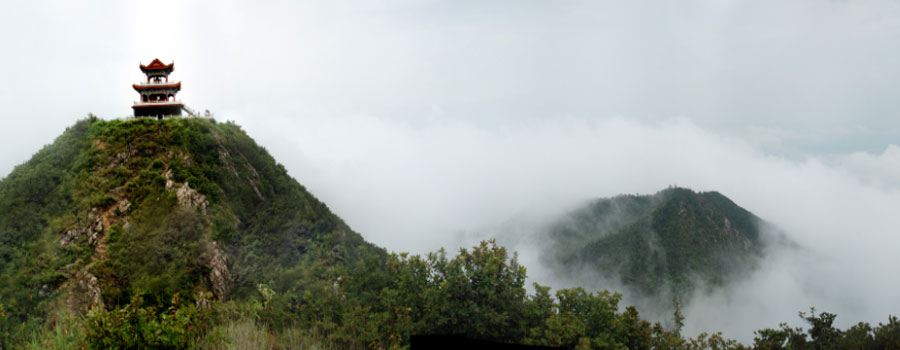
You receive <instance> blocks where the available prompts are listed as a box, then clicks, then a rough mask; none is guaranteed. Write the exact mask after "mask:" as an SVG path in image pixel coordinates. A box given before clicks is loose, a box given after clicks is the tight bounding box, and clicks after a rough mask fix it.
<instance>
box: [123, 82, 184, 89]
mask: <svg viewBox="0 0 900 350" xmlns="http://www.w3.org/2000/svg"><path fill="white" fill-rule="evenodd" d="M131 87H133V88H134V89H135V90H137V91H141V90H157V89H160V90H166V89H175V90H176V91H181V82H180V81H179V82H176V83H156V84H153V83H151V84H131Z"/></svg>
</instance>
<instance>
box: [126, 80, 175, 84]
mask: <svg viewBox="0 0 900 350" xmlns="http://www.w3.org/2000/svg"><path fill="white" fill-rule="evenodd" d="M177 83H178V82H177V81H171V82H169V81H165V80H162V81H150V82H146V81H139V82H137V83H135V84H137V85H171V84H177Z"/></svg>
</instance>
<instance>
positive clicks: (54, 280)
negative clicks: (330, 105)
mask: <svg viewBox="0 0 900 350" xmlns="http://www.w3.org/2000/svg"><path fill="white" fill-rule="evenodd" d="M0 243H2V244H0V307H2V310H3V313H4V316H5V317H4V321H5V322H4V324H3V325H2V327H4V328H5V329H6V334H9V333H16V332H18V333H22V332H27V331H28V330H29V329H36V328H40V327H43V326H44V323H45V321H47V315H50V314H52V313H53V312H54V310H58V309H65V310H68V311H71V312H75V313H83V312H85V311H87V310H88V309H90V308H91V307H102V308H106V309H115V308H117V307H121V306H124V305H127V304H129V303H130V302H131V301H132V300H133V299H134V298H135V297H136V296H140V297H141V298H142V299H143V302H144V303H146V304H147V305H154V306H158V307H161V308H165V307H169V306H171V305H172V300H173V296H175V295H178V296H179V298H180V300H181V301H182V302H189V303H197V304H200V303H206V302H207V301H212V300H228V299H242V298H246V297H248V296H251V295H256V294H257V293H258V292H257V289H258V285H259V284H265V285H266V286H267V287H268V288H271V289H273V290H275V291H277V292H279V293H289V294H297V295H299V294H302V292H303V291H304V290H309V289H314V288H319V287H322V286H330V285H331V284H332V283H333V281H334V280H335V279H336V278H338V276H339V274H340V269H341V266H344V265H347V264H352V263H353V262H354V261H355V260H357V259H359V258H360V256H365V255H370V254H373V255H375V256H381V257H382V258H383V257H385V256H386V254H385V252H384V251H383V250H382V249H380V248H377V247H374V246H372V245H371V244H368V243H366V242H365V241H364V240H363V239H362V237H360V235H359V234H357V233H356V232H353V230H351V229H350V228H349V227H348V226H347V225H346V224H345V223H344V222H343V221H342V220H341V219H340V218H338V217H337V216H335V215H334V214H332V213H331V211H329V209H328V207H327V206H326V205H325V204H323V203H322V202H320V201H319V200H317V199H316V198H315V197H313V196H312V195H311V194H310V193H309V192H308V191H307V190H306V189H305V188H304V187H303V186H301V185H300V184H299V183H297V181H295V180H294V179H292V178H291V177H290V176H288V174H287V172H286V171H285V169H284V167H283V166H281V165H280V164H278V163H276V162H275V160H274V159H273V158H272V157H271V156H270V155H269V154H268V153H267V152H266V151H265V149H263V148H262V147H260V146H258V145H257V144H256V143H255V142H254V141H253V140H252V139H250V138H249V137H248V136H247V135H246V134H245V133H244V131H243V130H241V128H240V127H239V126H237V125H235V124H233V123H216V122H214V121H211V120H205V119H172V120H164V121H156V120H136V121H127V122H125V121H108V122H107V121H102V120H98V119H97V118H93V117H92V118H88V119H86V120H82V121H79V122H78V123H76V124H75V125H74V126H72V127H70V128H68V129H67V130H66V131H65V132H64V133H63V134H62V135H61V136H60V137H59V138H57V139H56V141H54V142H53V144H51V145H48V146H46V147H44V148H43V149H42V150H41V151H40V152H38V153H37V154H36V155H35V156H34V157H33V158H32V159H31V160H29V161H28V162H27V163H24V164H22V165H20V166H18V167H16V168H15V170H14V171H13V172H12V173H11V174H9V176H8V177H6V178H5V179H3V181H2V182H0Z"/></svg>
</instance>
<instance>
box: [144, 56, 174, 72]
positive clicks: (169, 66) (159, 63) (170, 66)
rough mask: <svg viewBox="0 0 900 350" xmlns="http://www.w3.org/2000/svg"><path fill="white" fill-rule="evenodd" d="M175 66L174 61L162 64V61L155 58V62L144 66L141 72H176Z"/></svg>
mask: <svg viewBox="0 0 900 350" xmlns="http://www.w3.org/2000/svg"><path fill="white" fill-rule="evenodd" d="M174 66H175V62H174V61H173V62H172V63H169V64H165V63H162V61H160V60H159V59H158V58H154V59H153V61H151V62H150V64H148V65H146V66H145V65H143V64H142V65H141V70H159V69H172V70H175V69H174Z"/></svg>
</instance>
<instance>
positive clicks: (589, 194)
mask: <svg viewBox="0 0 900 350" xmlns="http://www.w3.org/2000/svg"><path fill="white" fill-rule="evenodd" d="M279 123H283V124H282V128H281V130H284V132H282V133H280V134H279V135H280V136H279V137H274V138H271V139H269V140H270V141H271V142H266V145H267V146H269V147H270V151H271V152H272V153H273V154H274V155H275V157H276V159H279V160H280V161H282V162H284V163H285V165H286V167H287V168H288V169H289V171H290V173H291V174H292V175H293V176H295V177H296V178H298V180H299V181H300V182H301V183H303V184H304V185H306V186H308V188H309V189H310V190H311V191H312V192H313V193H314V194H316V195H317V196H319V197H320V198H322V199H323V200H324V201H325V202H326V203H328V204H329V206H330V207H331V208H332V209H333V210H334V211H335V212H336V213H338V214H339V215H341V216H342V217H344V218H345V219H346V220H347V221H348V222H349V223H350V225H351V226H352V227H354V228H355V229H356V230H358V231H360V232H362V233H363V235H364V236H365V237H366V238H367V239H369V240H371V241H373V242H375V243H376V244H379V245H382V246H385V247H387V248H388V249H390V250H395V251H412V252H415V253H423V252H427V251H430V250H434V249H437V248H439V247H446V248H448V249H449V250H450V251H454V250H455V248H456V247H460V246H469V245H472V244H474V243H475V242H476V241H477V240H478V239H481V238H484V237H485V236H486V235H485V232H487V233H488V234H487V235H490V234H491V233H492V231H491V230H492V228H494V227H498V226H499V225H502V224H504V223H509V222H517V223H518V224H517V225H519V228H518V230H519V231H520V233H521V235H520V237H522V238H521V239H519V240H518V241H515V242H513V243H512V244H511V245H512V246H513V248H515V249H516V250H518V251H519V253H520V259H521V261H522V262H524V263H525V264H526V266H527V267H528V269H529V275H530V277H531V280H533V281H537V282H540V283H544V284H551V285H553V286H555V287H563V286H566V285H571V284H572V283H573V282H572V281H560V280H558V279H555V278H554V276H553V275H552V274H551V273H550V271H549V270H547V269H545V268H544V267H543V266H541V265H540V259H539V252H540V251H541V249H542V244H544V242H540V241H535V240H533V239H527V238H526V237H528V235H529V232H533V231H534V230H536V229H537V228H539V227H540V225H541V224H543V223H546V222H547V220H550V219H552V218H555V217H557V216H558V215H560V214H562V213H565V212H566V211H568V210H571V209H572V208H574V207H576V206H577V205H581V204H583V203H584V201H585V200H588V199H591V198H598V197H609V196H614V195H617V194H623V193H639V194H651V193H655V192H656V191H658V190H660V189H662V188H665V187H666V186H669V185H677V186H684V187H689V188H692V189H694V190H698V191H709V190H716V191H719V192H721V193H723V194H725V195H726V196H728V197H729V198H731V199H732V200H734V201H735V202H736V203H738V204H739V205H741V206H742V207H744V208H746V209H748V210H750V211H752V212H754V213H755V214H757V215H759V216H760V217H762V218H764V219H765V220H767V221H769V222H771V223H773V224H775V225H776V226H778V227H779V228H780V229H781V230H783V231H785V232H786V233H787V234H788V235H789V237H790V238H791V239H792V240H794V241H796V242H797V243H798V244H800V245H801V246H803V247H804V248H805V250H804V252H803V253H802V254H785V253H780V252H776V253H774V254H773V255H771V257H770V258H769V259H767V260H766V262H765V263H764V264H763V265H762V267H761V268H760V270H758V271H757V272H756V273H755V274H753V275H752V276H751V277H750V278H749V279H748V280H746V281H745V282H743V283H740V284H737V285H734V286H732V287H731V288H729V289H728V290H724V291H720V292H717V293H715V294H713V295H711V296H704V297H702V298H701V299H697V300H694V301H693V302H691V303H690V305H689V306H688V308H687V309H686V310H685V315H686V316H687V318H688V320H687V321H688V322H687V330H688V331H689V332H699V331H718V330H721V331H724V332H725V333H726V335H728V336H730V337H736V338H738V339H741V340H744V341H749V340H751V339H752V331H754V330H757V329H761V328H765V327H776V326H777V325H778V323H780V322H790V323H794V324H797V323H799V322H800V320H799V318H798V317H797V312H799V311H805V310H808V308H809V307H810V306H815V307H817V308H818V309H819V310H824V311H829V312H836V313H837V314H838V324H839V325H841V326H848V325H851V324H853V323H855V322H858V321H867V322H875V323H877V322H879V321H884V320H886V319H887V316H888V315H889V314H895V315H896V314H900V300H898V299H897V298H896V295H897V294H898V292H900V276H897V275H896V274H894V273H892V271H893V267H894V266H898V265H900V255H898V254H896V247H897V246H898V243H900V236H898V235H896V232H897V227H900V216H898V215H896V208H900V191H898V189H900V186H898V184H900V183H898V182H897V181H896V180H895V179H896V178H897V177H896V176H894V174H897V171H898V169H897V166H896V164H898V162H897V154H898V147H897V146H894V145H892V146H889V147H887V148H886V149H885V151H884V152H883V153H881V154H868V153H854V154H849V155H837V156H806V157H801V158H799V159H798V158H797V157H796V156H791V157H787V156H784V155H779V154H769V153H766V152H765V151H764V150H762V149H761V148H760V147H759V146H758V145H757V144H756V143H754V142H751V141H748V140H747V139H744V138H737V137H734V136H730V135H729V134H724V133H720V132H717V131H714V130H711V129H706V128H702V127H699V126H697V125H696V124H694V123H693V122H691V121H690V120H687V119H674V120H670V121H665V122H657V123H650V122H636V121H630V120H626V119H622V118H611V119H604V120H586V119H578V118H564V119H562V121H560V120H554V121H553V122H546V123H543V122H534V123H530V124H522V125H515V126H504V127H496V128H484V127H479V126H476V125H473V124H467V123H465V122H460V121H452V120H446V119H442V118H432V119H431V120H430V121H428V122H422V123H419V124H418V125H412V124H408V123H404V122H398V121H393V120H388V119H381V118H377V117H370V116H357V117H353V118H346V119H306V120H288V119H285V120H281V121H279ZM265 127H266V125H265V124H263V123H259V124H253V123H251V125H249V126H248V129H249V131H250V134H251V136H252V135H253V134H254V133H255V130H257V129H259V128H265ZM576 282H577V281H576ZM581 284H583V285H587V286H595V285H598V283H597V281H596V279H595V278H594V277H591V280H590V281H583V283H581ZM599 284H600V285H602V284H603V283H599ZM607 286H610V287H612V289H616V286H615V285H614V284H607Z"/></svg>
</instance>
